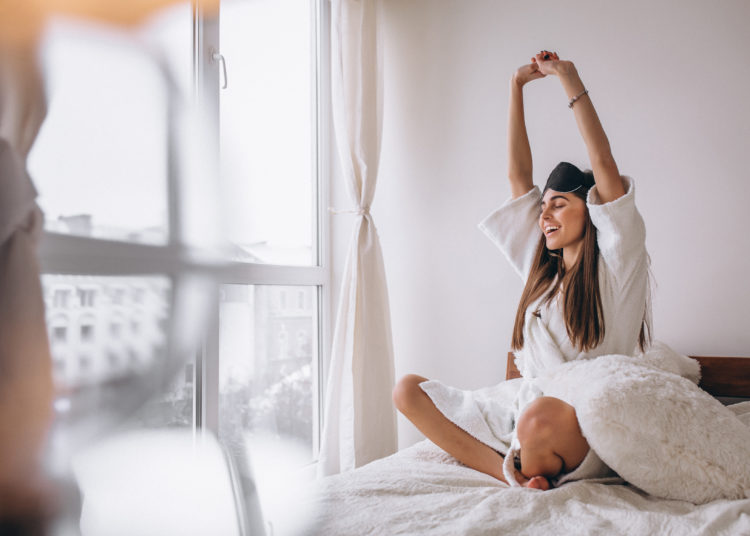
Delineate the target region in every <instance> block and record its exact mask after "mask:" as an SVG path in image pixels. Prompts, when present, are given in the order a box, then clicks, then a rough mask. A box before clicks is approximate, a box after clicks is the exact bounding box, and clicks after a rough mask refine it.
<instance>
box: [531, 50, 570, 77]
mask: <svg viewBox="0 0 750 536" xmlns="http://www.w3.org/2000/svg"><path fill="white" fill-rule="evenodd" d="M531 62H532V63H533V64H534V65H536V66H537V69H538V70H539V72H541V73H542V74H544V75H545V76H546V75H548V74H551V75H555V76H560V75H562V74H567V73H569V72H571V70H572V69H574V68H575V67H574V66H573V62H572V61H564V60H561V59H560V56H558V55H557V52H550V51H549V50H542V51H541V52H540V53H539V54H537V55H536V56H534V57H533V58H531Z"/></svg>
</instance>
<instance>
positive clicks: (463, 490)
mask: <svg viewBox="0 0 750 536" xmlns="http://www.w3.org/2000/svg"><path fill="white" fill-rule="evenodd" d="M694 359H696V360H698V362H699V363H700V365H701V369H702V375H701V383H700V387H701V388H702V389H704V390H705V391H707V392H708V393H710V394H711V395H713V396H714V397H716V398H717V399H719V400H720V401H722V403H724V404H726V405H727V406H728V408H729V409H731V410H732V411H733V412H734V413H735V414H736V415H737V416H738V417H739V418H740V420H741V421H742V422H743V423H744V424H745V425H747V426H750V401H748V400H746V399H744V400H743V398H742V397H750V358H744V359H743V358H736V357H703V356H701V357H694ZM518 376H519V374H518V371H517V370H516V369H515V367H514V366H513V359H512V357H511V356H509V359H508V369H507V373H506V377H507V379H508V380H509V381H506V382H503V383H501V384H500V386H499V390H500V391H502V390H503V389H504V385H511V382H513V381H520V380H516V379H515V378H518ZM738 397H739V398H738ZM738 400H739V402H738ZM748 462H750V460H748ZM617 482H618V481H613V480H612V479H610V480H602V481H579V482H572V483H569V484H566V485H563V486H561V487H559V488H555V489H552V490H549V491H544V492H540V491H538V490H529V489H526V488H510V487H508V486H507V485H505V484H504V483H502V482H500V481H498V480H495V479H494V478H492V477H490V476H488V475H485V474H483V473H480V472H477V471H474V470H472V469H469V468H467V467H465V466H463V465H461V464H460V463H459V462H458V461H456V460H455V459H454V458H452V457H451V456H450V455H448V454H446V453H444V452H443V451H442V450H441V449H440V448H438V447H437V446H435V445H434V444H433V443H432V442H430V441H429V440H423V441H421V442H419V443H417V444H415V445H413V446H411V447H409V448H406V449H403V450H401V451H399V452H398V453H396V454H394V455H392V456H389V457H387V458H384V459H381V460H378V461H375V462H372V463H370V464H368V465H366V466H364V467H361V468H359V469H357V470H355V471H352V472H349V473H345V474H341V475H337V476H333V477H329V478H326V479H323V480H321V481H320V482H319V484H318V487H317V489H316V492H315V493H314V495H313V496H312V497H311V498H310V500H309V504H308V505H307V506H308V510H309V511H311V512H313V519H312V522H311V523H310V528H309V529H308V532H307V533H308V534H325V535H344V534H357V535H364V534H389V535H390V534H451V535H456V534H471V535H474V534H532V535H536V534H545V535H548V534H607V535H616V534H675V535H686V534H706V535H720V534H737V535H750V499H738V500H715V501H712V502H709V503H707V504H700V505H696V504H693V503H690V502H686V501H679V500H666V499H661V498H657V497H654V496H650V495H648V494H647V493H645V492H643V491H641V490H640V489H638V488H636V487H634V486H631V485H629V484H623V483H617ZM619 482H621V481H619Z"/></svg>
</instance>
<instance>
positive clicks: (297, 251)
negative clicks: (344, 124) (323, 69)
mask: <svg viewBox="0 0 750 536" xmlns="http://www.w3.org/2000/svg"><path fill="white" fill-rule="evenodd" d="M311 5H312V3H311V2H310V1H309V0H245V1H241V0H240V1H234V2H222V5H221V53H222V54H223V56H224V58H225V59H226V66H227V72H228V87H227V88H226V89H223V90H221V91H220V107H221V121H220V124H221V175H222V179H223V184H224V187H225V189H226V191H225V193H226V195H225V203H226V207H227V211H226V215H227V225H228V237H229V240H230V241H231V242H232V244H233V246H234V253H233V257H234V260H238V261H245V262H255V263H269V264H285V265H312V264H316V263H317V258H316V256H315V255H314V252H315V250H316V247H317V246H316V238H315V233H316V227H317V226H316V224H315V217H316V216H315V214H316V210H315V209H314V207H315V202H316V201H315V200H316V191H315V182H316V172H315V168H316V165H317V164H316V158H315V150H314V149H315V136H314V133H315V123H316V119H315V106H314V102H315V92H314V81H315V70H314V69H315V63H314V61H313V60H314V53H315V49H314V47H313V46H312V32H311V29H312V28H311V22H310V21H311Z"/></svg>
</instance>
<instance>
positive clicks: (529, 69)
mask: <svg viewBox="0 0 750 536" xmlns="http://www.w3.org/2000/svg"><path fill="white" fill-rule="evenodd" d="M538 78H544V74H542V73H541V72H540V71H539V66H538V65H537V64H536V63H535V62H534V59H533V58H532V61H531V63H529V64H528V65H523V66H521V67H519V68H518V70H516V72H515V73H513V82H515V83H516V84H518V85H519V86H521V87H523V86H524V85H525V84H527V83H529V82H531V81H532V80H536V79H538Z"/></svg>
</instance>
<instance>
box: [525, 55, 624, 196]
mask: <svg viewBox="0 0 750 536" xmlns="http://www.w3.org/2000/svg"><path fill="white" fill-rule="evenodd" d="M545 56H547V57H548V59H544V58H545ZM532 61H533V62H534V63H535V64H536V65H538V66H539V71H540V72H542V73H543V74H545V75H547V74H554V75H556V76H557V77H558V78H559V79H560V82H561V83H562V86H563V89H565V93H566V94H567V95H568V99H571V100H572V99H576V100H575V103H574V104H573V113H574V115H575V118H576V123H578V130H579V131H580V132H581V136H582V137H583V141H584V143H585V144H586V149H587V150H588V153H589V161H590V162H591V168H592V170H593V171H594V180H595V181H596V189H597V191H598V192H599V198H600V199H601V201H602V203H607V202H609V201H614V200H615V199H617V198H619V197H621V196H622V195H625V186H624V184H623V182H622V177H621V176H620V172H619V170H618V169H617V164H616V163H615V159H614V157H613V156H612V149H611V148H610V146H609V140H608V139H607V135H606V134H605V133H604V129H603V128H602V124H601V123H600V122H599V116H598V115H597V114H596V110H595V109H594V105H593V103H592V102H591V99H590V98H589V96H588V94H586V93H584V91H585V89H586V88H585V87H584V85H583V82H582V81H581V78H580V77H579V76H578V71H577V70H576V68H575V65H573V62H571V61H562V60H560V59H559V57H558V56H557V54H552V53H549V52H547V51H542V52H541V53H539V54H537V55H536V57H535V58H534V59H533V60H532ZM576 97H577V98H576Z"/></svg>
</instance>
